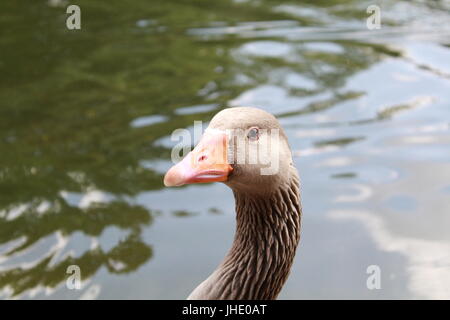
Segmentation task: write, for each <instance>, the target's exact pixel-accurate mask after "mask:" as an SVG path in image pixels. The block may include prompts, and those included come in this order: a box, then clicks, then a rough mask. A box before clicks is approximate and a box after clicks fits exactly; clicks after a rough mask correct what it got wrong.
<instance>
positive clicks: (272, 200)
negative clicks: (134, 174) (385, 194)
mask: <svg viewBox="0 0 450 320" xmlns="http://www.w3.org/2000/svg"><path fill="white" fill-rule="evenodd" d="M261 150H266V152H261ZM267 150H268V151H267ZM255 155H258V156H257V157H255ZM252 160H253V161H252ZM206 182H223V183H225V184H226V185H227V186H228V187H230V188H231V190H232V192H233V195H234V200H235V211H236V231H235V235H234V240H233V244H232V246H231V249H230V250H229V252H228V254H227V255H226V256H225V258H224V260H223V261H222V263H221V264H220V265H219V266H218V267H217V269H216V270H215V271H214V272H213V273H212V274H211V275H210V276H209V277H208V278H207V279H206V280H204V281H203V282H202V283H201V284H200V285H199V286H198V287H197V288H195V289H194V291H192V293H191V294H190V295H189V296H188V299H193V300H272V299H276V298H277V296H278V294H279V293H280V291H281V289H282V287H283V285H284V283H285V282H286V280H287V278H288V276H289V273H290V270H291V267H292V264H293V261H294V256H295V253H296V249H297V246H298V244H299V241H300V221H301V215H302V207H301V200H300V182H299V176H298V172H297V170H296V168H295V167H294V165H293V161H292V153H291V150H290V147H289V144H288V140H287V136H286V134H285V132H284V131H283V129H282V128H281V126H280V124H279V122H278V120H277V119H276V118H275V116H273V115H272V114H270V113H268V112H266V111H264V110H262V109H258V108H254V107H232V108H226V109H223V110H221V111H220V112H218V113H217V114H216V115H215V116H214V117H213V118H212V119H211V121H210V123H209V126H208V128H207V129H206V130H205V131H204V133H203V135H202V137H201V139H200V141H199V143H198V144H197V146H195V148H194V149H193V150H192V151H191V152H190V153H188V154H187V155H186V156H185V157H184V159H183V160H181V161H180V162H178V163H177V164H175V165H174V166H173V167H171V168H170V169H169V170H168V171H167V173H166V174H165V176H164V184H165V186H167V187H173V186H181V185H184V184H190V183H206Z"/></svg>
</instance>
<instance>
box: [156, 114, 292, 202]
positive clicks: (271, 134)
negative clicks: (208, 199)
mask: <svg viewBox="0 0 450 320" xmlns="http://www.w3.org/2000/svg"><path fill="white" fill-rule="evenodd" d="M292 166H293V164H292V155H291V151H290V148H289V144H288V141H287V137H286V134H285V133H284V130H283V129H282V127H281V126H280V124H279V122H278V120H277V119H276V118H275V117H274V116H273V115H272V114H270V113H268V112H266V111H264V110H261V109H258V108H252V107H234V108H228V109H224V110H222V111H220V112H219V113H217V114H216V115H215V116H214V117H213V119H212V120H211V122H210V124H209V126H208V128H207V129H206V130H205V132H204V134H203V136H202V138H201V139H200V142H199V143H198V145H197V146H196V147H195V148H194V149H193V150H192V151H191V152H190V153H189V154H188V155H187V156H186V157H185V158H184V159H183V160H182V161H181V162H179V163H178V164H176V165H174V166H173V167H172V168H171V169H170V170H169V171H168V172H167V173H166V175H165V177H164V184H165V185H166V186H169V187H171V186H181V185H184V184H190V183H206V182H224V183H225V184H226V185H228V186H229V187H230V188H231V189H233V191H238V192H239V191H240V192H245V193H248V194H259V195H264V194H267V193H270V192H271V190H275V189H277V187H279V186H280V185H281V184H283V183H286V182H287V181H288V180H289V174H290V172H291V170H290V168H291V167H292Z"/></svg>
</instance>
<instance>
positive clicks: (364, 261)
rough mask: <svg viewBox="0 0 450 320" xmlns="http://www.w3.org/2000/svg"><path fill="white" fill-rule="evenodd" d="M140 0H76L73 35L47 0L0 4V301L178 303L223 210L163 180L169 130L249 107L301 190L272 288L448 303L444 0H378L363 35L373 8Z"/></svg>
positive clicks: (226, 228)
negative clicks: (273, 127) (285, 260)
mask: <svg viewBox="0 0 450 320" xmlns="http://www.w3.org/2000/svg"><path fill="white" fill-rule="evenodd" d="M154 2H155V3H153V2H152V4H151V5H150V4H149V3H148V2H147V1H144V0H142V1H135V2H133V4H126V3H125V2H123V1H118V0H115V1H110V2H108V4H107V5H98V4H93V3H92V2H91V1H87V0H86V1H79V3H78V4H79V5H80V7H81V8H82V12H83V18H82V19H83V21H82V30H80V31H68V30H67V29H66V28H65V17H66V16H65V7H64V4H63V3H62V2H60V1H45V0H42V1H34V2H33V3H28V2H27V3H24V2H5V3H2V4H0V9H1V11H2V12H3V14H2V17H0V28H2V29H3V30H9V33H8V34H5V35H4V36H2V37H1V38H0V73H1V74H2V76H1V77H0V101H1V108H0V113H1V116H0V151H1V154H2V157H0V297H2V298H13V297H14V298H50V299H51V298H66V299H74V298H80V299H94V298H144V299H161V298H184V297H186V296H187V295H188V294H189V292H190V291H191V290H192V289H193V288H194V287H195V286H196V284H198V283H199V282H200V281H201V280H203V279H204V278H205V277H206V276H207V275H208V274H209V273H210V272H211V271H212V270H213V269H214V268H215V267H216V265H217V264H218V263H219V262H220V260H221V259H222V257H223V256H224V254H225V252H226V250H227V249H228V247H229V246H230V243H231V240H232V236H233V230H234V216H233V212H234V204H233V201H232V194H231V192H230V190H228V189H227V188H226V187H225V186H224V185H221V184H213V185H195V186H187V187H183V188H179V189H165V188H164V187H163V184H162V175H163V173H164V171H165V170H166V169H167V168H168V167H169V166H170V165H171V163H170V153H171V147H172V146H173V145H174V144H175V142H172V141H170V134H171V133H172V131H173V130H174V129H177V128H185V127H187V128H192V125H193V121H194V120H202V121H204V122H207V121H208V120H209V119H210V118H211V117H212V115H214V114H215V113H216V112H217V111H218V110H220V109H221V108H224V107H230V106H237V105H253V106H259V107H261V108H264V109H266V110H268V111H270V112H272V113H274V114H275V115H277V116H278V117H279V119H280V121H281V123H282V125H283V126H284V128H285V129H286V132H287V134H288V136H289V140H290V144H291V147H292V149H293V152H294V155H295V162H296V165H297V167H298V168H299V171H300V174H301V177H302V183H303V186H302V191H303V201H304V203H303V205H304V223H303V238H302V243H301V246H300V249H299V252H298V255H297V261H296V264H295V265H294V268H293V271H292V276H291V277H290V279H289V281H288V283H287V284H286V287H285V288H284V290H283V292H282V295H281V296H280V298H294V299H295V298H450V292H449V288H450V275H449V270H450V237H449V233H448V230H447V229H448V225H449V224H450V215H449V209H450V202H449V197H448V195H449V188H450V187H449V181H450V161H449V160H450V157H449V153H448V145H449V143H450V131H449V129H450V109H449V107H448V106H449V104H450V94H449V92H450V64H449V61H450V42H449V40H448V39H449V36H450V29H449V28H448V26H449V21H450V15H449V9H450V3H449V1H445V0H441V1H419V0H417V1H394V0H392V1H390V0H389V1H388V0H386V1H380V5H381V7H382V22H383V27H382V29H380V30H377V31H369V30H368V29H367V28H366V20H365V19H366V17H367V14H366V8H367V6H368V5H369V4H373V1H371V2H370V3H369V2H367V1H352V0H347V1H333V0H329V1H321V2H320V3H319V4H317V2H316V1H305V2H303V3H302V5H300V4H298V3H296V2H286V1H280V0H272V1H265V2H256V1H231V0H220V1H214V2H208V4H207V6H206V5H205V6H203V5H201V4H200V3H197V2H194V1H192V2H190V1H187V2H186V1H183V2H182V1H177V2H175V1H174V2H171V3H170V4H167V3H166V2H164V1H162V0H161V1H160V0H155V1H154ZM119 13H120V14H119ZM105 17H108V19H106V18H105ZM74 264H75V265H78V266H80V268H81V273H82V280H83V283H82V289H81V290H80V291H78V290H69V289H67V288H66V286H65V283H66V279H67V277H68V274H67V273H66V270H67V267H68V266H69V265H74ZM374 264H375V265H378V266H380V268H381V271H382V290H374V291H371V290H368V289H367V288H366V277H367V274H366V268H367V266H369V265H374Z"/></svg>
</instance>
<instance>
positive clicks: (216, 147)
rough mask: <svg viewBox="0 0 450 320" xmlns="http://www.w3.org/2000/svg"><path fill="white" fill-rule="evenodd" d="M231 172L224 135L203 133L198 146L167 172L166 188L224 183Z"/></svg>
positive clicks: (225, 136)
mask: <svg viewBox="0 0 450 320" xmlns="http://www.w3.org/2000/svg"><path fill="white" fill-rule="evenodd" d="M232 170H233V168H232V167H231V165H230V164H229V163H228V139H227V135H226V134H225V133H214V134H212V133H205V134H204V135H203V137H202V139H201V140H200V142H199V143H198V145H197V146H196V147H195V148H194V150H192V151H191V152H189V153H188V154H187V156H186V157H185V158H184V159H183V160H181V161H180V162H179V163H177V164H176V165H174V166H173V167H172V168H170V169H169V171H167V173H166V175H165V176H164V184H165V185H166V186H167V187H174V186H182V185H184V184H189V183H205V182H217V181H226V180H227V179H228V175H229V174H230V172H231V171H232Z"/></svg>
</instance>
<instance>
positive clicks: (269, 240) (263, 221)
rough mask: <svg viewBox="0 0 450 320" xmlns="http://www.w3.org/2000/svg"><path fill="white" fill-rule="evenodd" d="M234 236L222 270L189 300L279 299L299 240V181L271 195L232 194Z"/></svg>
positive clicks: (296, 179) (220, 268)
mask: <svg viewBox="0 0 450 320" xmlns="http://www.w3.org/2000/svg"><path fill="white" fill-rule="evenodd" d="M234 196H235V201H236V224H237V225H236V234H235V237H234V242H233V245H232V247H231V249H230V251H229V252H228V254H227V256H226V257H225V260H224V261H223V262H222V264H221V265H220V266H219V268H218V269H217V270H216V271H215V272H214V273H213V274H212V275H211V276H210V277H209V278H208V279H207V280H205V282H203V283H202V284H201V285H200V286H199V287H198V288H197V289H196V290H195V291H194V292H193V293H192V294H191V296H190V298H193V299H230V300H234V299H255V300H262V299H275V298H276V297H277V296H278V294H279V292H280V290H281V288H282V287H283V284H284V283H285V281H286V280H287V277H288V275H289V272H290V269H291V266H292V263H293V260H294V256H295V251H296V248H297V245H298V242H299V239H300V218H301V205H300V194H299V181H298V178H297V175H296V174H295V175H293V176H292V177H291V179H290V181H289V183H288V184H286V185H283V186H281V187H280V188H279V189H278V190H276V191H274V192H273V193H272V195H271V196H268V197H261V196H260V197H257V196H250V195H249V194H248V193H240V192H237V191H234Z"/></svg>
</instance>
